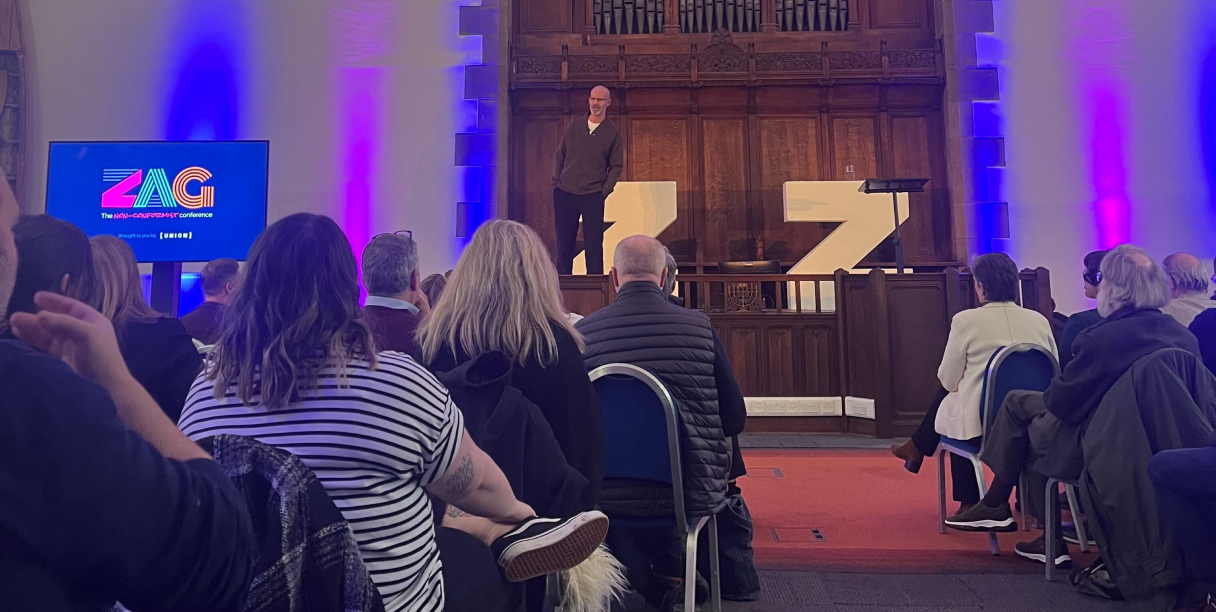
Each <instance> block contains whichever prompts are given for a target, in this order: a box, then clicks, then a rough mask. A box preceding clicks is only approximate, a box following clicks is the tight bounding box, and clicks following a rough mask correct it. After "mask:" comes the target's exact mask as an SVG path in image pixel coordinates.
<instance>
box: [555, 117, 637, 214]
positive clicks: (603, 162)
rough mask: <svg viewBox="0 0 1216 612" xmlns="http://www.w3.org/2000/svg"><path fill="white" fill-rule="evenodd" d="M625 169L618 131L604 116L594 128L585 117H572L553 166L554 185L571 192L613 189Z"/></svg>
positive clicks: (575, 193) (597, 191) (607, 191)
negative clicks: (572, 119)
mask: <svg viewBox="0 0 1216 612" xmlns="http://www.w3.org/2000/svg"><path fill="white" fill-rule="evenodd" d="M624 169H625V151H624V146H623V145H622V144H621V133H620V132H619V131H617V129H616V126H615V125H613V123H612V122H611V121H609V120H607V119H604V121H603V122H602V123H600V124H599V126H598V127H596V128H595V131H594V132H591V131H590V130H588V129H587V117H583V118H582V119H575V120H574V121H572V122H570V127H568V128H566V133H565V134H563V135H562V144H561V146H559V147H558V148H557V160H556V162H555V164H554V168H553V186H554V187H556V188H557V189H561V190H562V191H564V192H566V193H569V194H573V195H587V194H591V193H600V194H603V195H605V196H607V195H608V194H610V193H612V190H613V189H614V188H615V187H616V182H617V180H619V179H620V178H621V171H622V170H624Z"/></svg>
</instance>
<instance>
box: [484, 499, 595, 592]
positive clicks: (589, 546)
mask: <svg viewBox="0 0 1216 612" xmlns="http://www.w3.org/2000/svg"><path fill="white" fill-rule="evenodd" d="M606 535H608V517H606V516H604V514H603V513H602V512H597V511H594V510H593V511H591V512H580V513H578V514H576V515H574V516H573V517H571V518H568V519H552V518H534V519H532V520H529V521H524V522H523V523H520V524H519V527H516V528H515V529H514V530H513V531H511V532H510V533H508V534H506V535H504V536H502V537H500V538H498V539H497V540H494V543H493V544H491V545H490V549H491V550H492V551H494V555H495V556H496V557H498V564H499V565H501V566H502V568H503V573H504V574H505V575H506V577H507V580H510V581H511V582H523V581H525V580H531V579H532V578H536V577H537V576H544V575H546V574H552V573H553V572H560V571H563V570H568V569H570V568H572V567H574V566H576V565H578V564H579V563H582V562H583V561H585V560H586V559H587V557H590V556H591V553H593V552H595V550H596V549H597V548H599V545H600V543H602V542H603V541H604V536H606Z"/></svg>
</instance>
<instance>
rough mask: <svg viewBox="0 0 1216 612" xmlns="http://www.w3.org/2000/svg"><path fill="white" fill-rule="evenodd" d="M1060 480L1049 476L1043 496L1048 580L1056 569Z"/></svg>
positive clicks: (1044, 550)
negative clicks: (1056, 518) (1056, 517)
mask: <svg viewBox="0 0 1216 612" xmlns="http://www.w3.org/2000/svg"><path fill="white" fill-rule="evenodd" d="M1058 482H1059V481H1057V480H1056V479H1055V478H1048V479H1047V491H1046V492H1045V494H1044V495H1043V498H1044V499H1045V500H1046V502H1045V503H1044V508H1043V552H1044V557H1045V559H1044V560H1043V561H1044V564H1045V565H1046V566H1047V582H1051V581H1052V579H1053V578H1054V577H1055V576H1054V574H1055V570H1056V520H1055V516H1056V515H1057V514H1058V513H1059V512H1060V489H1059V486H1058V485H1057V483H1058Z"/></svg>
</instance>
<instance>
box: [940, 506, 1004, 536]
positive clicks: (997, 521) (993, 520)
mask: <svg viewBox="0 0 1216 612" xmlns="http://www.w3.org/2000/svg"><path fill="white" fill-rule="evenodd" d="M946 526H947V527H951V528H953V529H958V530H959V531H996V532H1000V533H1008V532H1011V531H1017V530H1018V524H1017V521H1014V520H1013V513H1012V512H1010V511H1009V504H1001V505H1000V506H999V507H996V508H989V507H988V506H985V505H984V504H983V503H979V504H975V505H974V506H971V507H970V508H965V509H963V510H959V512H958V514H955V515H954V516H952V517H950V518H948V519H946Z"/></svg>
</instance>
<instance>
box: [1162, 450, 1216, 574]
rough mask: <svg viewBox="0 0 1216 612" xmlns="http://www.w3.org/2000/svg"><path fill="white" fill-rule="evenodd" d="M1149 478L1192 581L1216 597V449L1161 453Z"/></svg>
mask: <svg viewBox="0 0 1216 612" xmlns="http://www.w3.org/2000/svg"><path fill="white" fill-rule="evenodd" d="M1148 475H1149V478H1151V479H1152V481H1153V490H1154V491H1156V493H1157V508H1158V509H1160V510H1161V515H1162V516H1164V517H1165V520H1166V521H1167V522H1169V525H1170V528H1171V529H1173V531H1174V540H1175V541H1177V542H1178V546H1179V547H1180V548H1181V549H1182V556H1183V558H1184V559H1185V560H1186V565H1187V569H1188V570H1190V573H1191V577H1192V578H1194V579H1195V581H1196V582H1197V583H1198V586H1199V587H1200V588H1202V589H1205V590H1206V591H1207V592H1208V593H1211V594H1213V595H1216V521H1214V520H1213V517H1216V446H1206V447H1203V448H1188V449H1178V450H1166V451H1161V452H1159V453H1157V454H1156V455H1154V456H1153V458H1152V460H1151V461H1149V464H1148Z"/></svg>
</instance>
